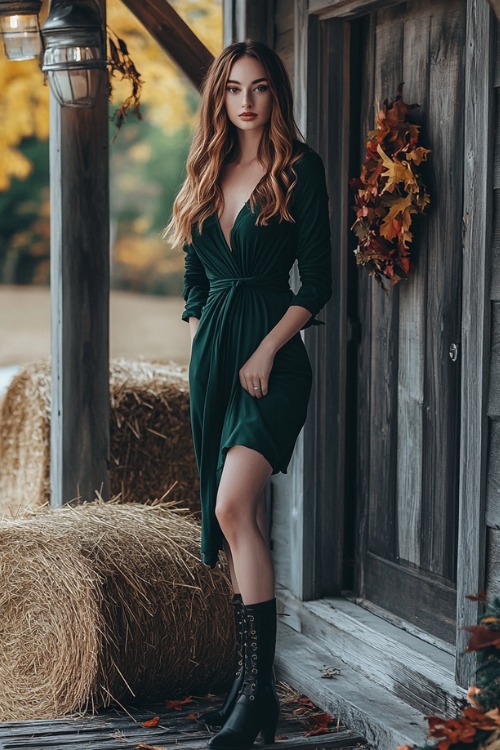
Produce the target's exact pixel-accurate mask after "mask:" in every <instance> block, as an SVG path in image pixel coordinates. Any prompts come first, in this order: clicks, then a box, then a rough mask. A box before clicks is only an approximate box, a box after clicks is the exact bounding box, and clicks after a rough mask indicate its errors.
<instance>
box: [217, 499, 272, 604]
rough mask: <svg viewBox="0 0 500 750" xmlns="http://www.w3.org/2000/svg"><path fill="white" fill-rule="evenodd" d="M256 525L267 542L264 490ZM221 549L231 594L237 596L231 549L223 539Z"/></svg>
mask: <svg viewBox="0 0 500 750" xmlns="http://www.w3.org/2000/svg"><path fill="white" fill-rule="evenodd" d="M257 524H258V526H259V529H260V531H261V534H262V536H263V537H264V539H266V541H267V539H268V534H267V523H266V499H265V493H264V490H262V492H261V497H260V499H259V504H258V510H257ZM223 547H224V554H225V555H226V560H227V564H228V567H229V575H230V578H231V584H232V586H233V592H234V593H235V594H239V593H240V587H239V585H238V581H237V580H236V573H235V572H234V563H233V556H232V554H231V548H230V546H229V544H228V543H227V542H226V540H225V539H224V541H223Z"/></svg>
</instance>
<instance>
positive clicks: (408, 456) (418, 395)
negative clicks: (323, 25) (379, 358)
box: [396, 15, 430, 566]
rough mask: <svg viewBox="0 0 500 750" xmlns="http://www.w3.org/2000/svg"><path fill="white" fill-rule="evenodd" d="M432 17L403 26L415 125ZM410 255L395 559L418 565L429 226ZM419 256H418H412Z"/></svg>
mask: <svg viewBox="0 0 500 750" xmlns="http://www.w3.org/2000/svg"><path fill="white" fill-rule="evenodd" d="M429 36H430V17H429V15H427V16H425V17H424V18H419V17H417V18H414V17H411V18H409V19H408V20H407V21H405V23H404V51H403V54H404V62H403V79H404V81H405V88H404V96H405V100H406V101H409V102H418V103H419V104H420V108H419V109H418V110H416V111H415V112H413V113H412V118H411V119H412V122H416V123H418V124H419V125H422V124H424V132H425V124H426V119H427V118H426V116H427V111H428V109H427V93H428V92H427V79H426V77H424V76H422V73H421V71H422V70H423V69H425V67H426V65H427V64H428V59H429ZM416 224H417V226H416V229H415V230H414V231H413V234H414V238H413V243H412V250H413V252H414V253H415V255H416V260H415V261H414V262H415V270H414V271H413V273H412V276H411V278H410V279H409V281H408V282H402V283H401V284H400V287H399V342H398V374H397V377H398V411H397V424H398V426H397V433H398V437H397V441H398V450H397V469H396V474H397V480H396V506H397V555H398V557H399V558H400V559H401V560H406V561H407V562H411V563H413V564H414V565H417V566H418V565H420V545H421V533H420V531H421V509H422V463H423V424H424V362H425V321H426V317H427V315H426V281H427V224H422V222H418V221H417V222H416ZM414 257H415V256H414Z"/></svg>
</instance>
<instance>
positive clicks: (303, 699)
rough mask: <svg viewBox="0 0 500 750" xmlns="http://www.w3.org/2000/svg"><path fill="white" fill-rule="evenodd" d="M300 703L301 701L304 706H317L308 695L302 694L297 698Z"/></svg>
mask: <svg viewBox="0 0 500 750" xmlns="http://www.w3.org/2000/svg"><path fill="white" fill-rule="evenodd" d="M297 702H298V703H301V704H302V705H303V706H307V707H308V708H316V704H315V703H313V702H312V700H311V699H310V698H308V697H307V696H306V695H301V696H300V697H299V698H298V699H297Z"/></svg>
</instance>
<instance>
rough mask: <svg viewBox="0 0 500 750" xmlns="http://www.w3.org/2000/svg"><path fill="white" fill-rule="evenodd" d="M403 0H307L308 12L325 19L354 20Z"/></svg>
mask: <svg viewBox="0 0 500 750" xmlns="http://www.w3.org/2000/svg"><path fill="white" fill-rule="evenodd" d="M403 1H404V0H309V12H310V13H315V14H316V15H319V16H321V19H322V20H325V19H327V18H356V17H357V16H361V15H364V14H366V13H371V12H373V11H376V10H382V9H384V8H388V7H390V6H391V5H399V4H401V3H402V2H403Z"/></svg>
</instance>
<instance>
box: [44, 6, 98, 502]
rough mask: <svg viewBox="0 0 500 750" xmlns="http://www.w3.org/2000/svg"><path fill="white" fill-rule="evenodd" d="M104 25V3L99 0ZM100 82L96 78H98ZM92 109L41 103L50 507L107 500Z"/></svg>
mask: <svg viewBox="0 0 500 750" xmlns="http://www.w3.org/2000/svg"><path fill="white" fill-rule="evenodd" d="M100 5H101V8H102V11H103V17H104V18H105V2H104V0H100ZM102 75H104V73H103V74H102ZM105 88H106V87H105V86H103V87H102V93H101V95H100V97H99V99H98V101H97V102H96V105H95V106H94V107H93V108H92V109H88V110H79V109H70V108H68V107H61V106H60V105H59V103H58V102H57V100H56V99H55V97H54V96H53V94H51V96H50V121H51V127H50V206H51V217H50V219H51V223H50V231H51V282H50V283H51V318H52V323H51V326H52V342H51V354H52V403H51V472H50V474H51V504H52V506H53V507H59V506H61V505H62V504H64V503H66V502H68V501H70V500H72V499H73V498H76V497H81V498H82V499H83V500H93V499H94V498H95V492H96V491H100V492H101V494H102V496H103V497H104V498H107V497H108V495H109V483H108V460H109V376H108V371H109V364H108V360H109V149H108V125H109V122H108V100H107V93H106V90H105Z"/></svg>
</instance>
